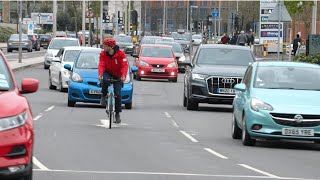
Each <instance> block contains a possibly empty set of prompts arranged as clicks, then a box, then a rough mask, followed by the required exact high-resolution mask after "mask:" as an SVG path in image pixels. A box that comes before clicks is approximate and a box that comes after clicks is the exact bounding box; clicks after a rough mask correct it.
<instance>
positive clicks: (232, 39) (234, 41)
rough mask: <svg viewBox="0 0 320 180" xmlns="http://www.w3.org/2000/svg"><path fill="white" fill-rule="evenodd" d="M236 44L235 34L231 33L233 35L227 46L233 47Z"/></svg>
mask: <svg viewBox="0 0 320 180" xmlns="http://www.w3.org/2000/svg"><path fill="white" fill-rule="evenodd" d="M236 43H237V35H236V33H233V35H232V37H231V39H230V41H229V44H233V45H235V44H236Z"/></svg>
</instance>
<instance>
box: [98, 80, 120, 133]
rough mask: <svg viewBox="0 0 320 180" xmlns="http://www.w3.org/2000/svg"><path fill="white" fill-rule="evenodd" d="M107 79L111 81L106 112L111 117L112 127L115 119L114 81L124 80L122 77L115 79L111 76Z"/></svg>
mask: <svg viewBox="0 0 320 180" xmlns="http://www.w3.org/2000/svg"><path fill="white" fill-rule="evenodd" d="M105 81H106V82H109V83H110V85H109V87H108V95H107V105H106V113H107V114H108V117H109V129H111V124H112V120H114V119H115V94H114V87H113V83H115V82H122V81H121V80H120V79H115V78H109V79H106V80H105ZM100 84H101V82H100ZM122 86H123V84H122Z"/></svg>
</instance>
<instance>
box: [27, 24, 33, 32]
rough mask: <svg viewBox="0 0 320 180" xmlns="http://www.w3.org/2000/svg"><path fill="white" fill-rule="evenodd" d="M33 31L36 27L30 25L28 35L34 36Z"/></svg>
mask: <svg viewBox="0 0 320 180" xmlns="http://www.w3.org/2000/svg"><path fill="white" fill-rule="evenodd" d="M33 30H34V25H33V24H28V34H33Z"/></svg>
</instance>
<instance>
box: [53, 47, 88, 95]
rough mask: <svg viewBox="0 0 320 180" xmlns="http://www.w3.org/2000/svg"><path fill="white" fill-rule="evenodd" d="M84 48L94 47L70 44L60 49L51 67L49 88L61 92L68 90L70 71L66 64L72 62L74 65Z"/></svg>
mask: <svg viewBox="0 0 320 180" xmlns="http://www.w3.org/2000/svg"><path fill="white" fill-rule="evenodd" d="M82 49H92V47H81V46H78V47H77V46H69V47H63V48H61V49H60V50H59V52H58V53H57V55H56V58H55V59H53V60H52V62H51V66H50V68H49V89H58V90H59V91H61V92H66V91H67V90H68V80H69V77H70V72H69V70H67V69H65V68H64V65H65V64H70V65H71V67H72V66H73V63H74V61H75V60H76V58H77V57H78V54H79V53H80V51H81V50H82Z"/></svg>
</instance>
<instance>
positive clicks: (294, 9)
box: [284, 1, 306, 16]
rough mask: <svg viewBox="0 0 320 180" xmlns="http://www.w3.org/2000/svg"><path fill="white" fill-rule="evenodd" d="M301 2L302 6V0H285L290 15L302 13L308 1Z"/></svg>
mask: <svg viewBox="0 0 320 180" xmlns="http://www.w3.org/2000/svg"><path fill="white" fill-rule="evenodd" d="M301 2H302V3H301V6H299V3H300V1H284V5H285V6H286V8H287V10H288V12H289V14H290V16H294V15H295V14H300V13H302V11H303V7H304V6H305V5H306V3H305V2H303V1H301Z"/></svg>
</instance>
